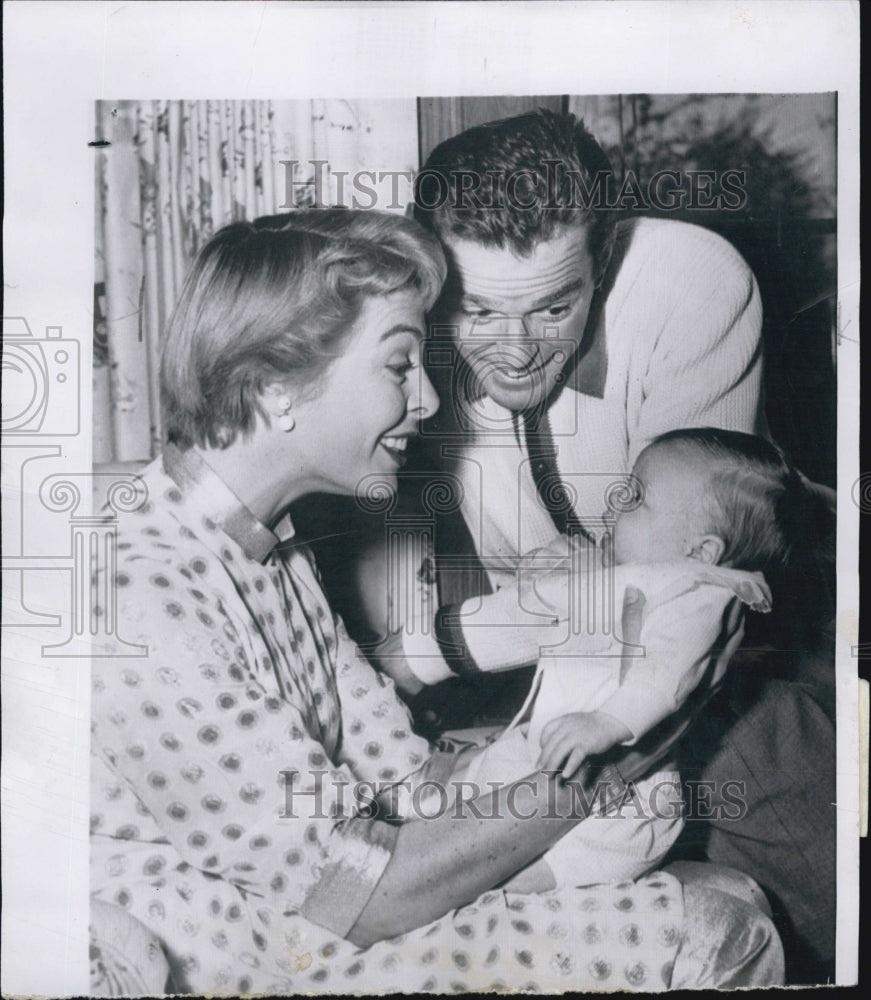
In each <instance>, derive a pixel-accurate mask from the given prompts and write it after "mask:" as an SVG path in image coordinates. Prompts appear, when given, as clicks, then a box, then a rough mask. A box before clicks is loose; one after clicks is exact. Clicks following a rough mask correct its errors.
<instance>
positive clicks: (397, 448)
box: [378, 434, 411, 469]
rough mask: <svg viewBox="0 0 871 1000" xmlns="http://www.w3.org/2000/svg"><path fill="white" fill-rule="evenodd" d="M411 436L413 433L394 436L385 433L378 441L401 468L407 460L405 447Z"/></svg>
mask: <svg viewBox="0 0 871 1000" xmlns="http://www.w3.org/2000/svg"><path fill="white" fill-rule="evenodd" d="M410 436H411V435H403V436H398V435H396V436H394V435H391V434H385V435H384V437H383V438H381V440H380V441H379V442H378V443H379V444H380V445H381V447H382V448H383V449H384V451H386V452H387V454H388V455H389V456H390V457H391V458H392V459H393V461H394V462H396V464H397V465H398V466H399V468H400V469H401V468H402V467H403V466H404V465H405V463H406V461H407V455H406V454H405V449H406V448H407V447H408V439H409V437H410Z"/></svg>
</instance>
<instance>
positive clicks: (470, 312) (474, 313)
mask: <svg viewBox="0 0 871 1000" xmlns="http://www.w3.org/2000/svg"><path fill="white" fill-rule="evenodd" d="M463 315H465V316H468V317H469V318H470V319H475V320H488V319H492V318H493V316H495V313H494V312H493V310H492V309H474V308H467V309H463Z"/></svg>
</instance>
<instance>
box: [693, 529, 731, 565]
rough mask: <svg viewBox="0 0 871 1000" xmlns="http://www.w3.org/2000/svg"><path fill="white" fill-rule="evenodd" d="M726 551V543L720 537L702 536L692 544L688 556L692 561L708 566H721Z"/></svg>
mask: <svg viewBox="0 0 871 1000" xmlns="http://www.w3.org/2000/svg"><path fill="white" fill-rule="evenodd" d="M725 551H726V543H725V542H724V541H723V539H722V538H720V536H719V535H702V536H700V537H699V538H696V539H695V540H694V541H693V542H691V543H690V551H689V552H688V553H687V555H688V556H689V557H690V559H698V560H699V562H703V563H707V565H708V566H719V564H720V560H721V559H722V558H723V553H724V552H725Z"/></svg>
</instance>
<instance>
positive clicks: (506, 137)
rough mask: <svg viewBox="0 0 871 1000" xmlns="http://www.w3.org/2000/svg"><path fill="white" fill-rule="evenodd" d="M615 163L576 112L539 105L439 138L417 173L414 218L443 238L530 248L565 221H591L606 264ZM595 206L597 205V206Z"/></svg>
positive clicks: (597, 255)
mask: <svg viewBox="0 0 871 1000" xmlns="http://www.w3.org/2000/svg"><path fill="white" fill-rule="evenodd" d="M612 177H613V171H612V169H611V164H610V163H609V162H608V157H607V156H606V155H605V153H604V151H603V150H602V148H601V147H600V146H599V144H598V143H597V142H596V140H595V139H594V138H593V136H592V135H591V134H590V133H589V132H588V131H587V129H586V128H585V127H584V124H583V122H581V121H579V120H578V119H577V118H576V117H575V116H574V115H572V114H557V113H556V112H553V111H547V110H544V109H540V110H537V111H533V112H530V113H528V114H523V115H518V116H517V117H515V118H506V119H503V120H502V121H495V122H490V123H488V124H486V125H478V126H476V127H475V128H470V129H467V130H466V131H465V132H461V133H460V134H459V135H457V136H454V137H453V138H451V139H447V140H446V141H445V142H443V143H441V144H440V145H439V146H437V147H436V148H435V149H434V150H433V151H432V153H431V154H430V156H429V158H428V159H427V161H426V163H425V165H424V166H423V168H422V170H421V171H420V173H419V174H418V176H417V178H416V180H415V218H417V220H418V221H419V222H421V223H422V224H423V225H424V226H426V227H427V228H429V229H431V230H433V231H434V232H435V233H436V234H437V235H438V236H439V237H440V238H442V239H445V238H450V237H454V238H459V239H465V240H471V241H473V242H475V243H480V244H482V245H483V246H491V247H499V248H508V249H511V250H513V251H514V252H515V253H517V254H519V255H520V256H526V255H528V254H529V253H531V252H532V250H533V248H534V247H535V246H536V245H538V244H539V243H540V242H542V241H544V240H548V239H550V238H552V237H553V236H554V235H557V234H558V233H559V232H560V231H561V230H562V229H564V228H565V227H566V226H575V225H586V226H588V240H589V246H588V249H589V252H590V255H591V256H592V258H593V263H594V265H595V266H596V267H597V268H598V269H601V268H603V267H604V266H605V265H606V264H607V261H608V257H609V256H610V252H611V246H612V243H613V238H614V227H615V222H616V220H615V215H614V212H613V211H612V210H609V209H608V208H607V207H606V206H607V204H608V192H609V190H610V187H611V184H612ZM597 206H598V207H597Z"/></svg>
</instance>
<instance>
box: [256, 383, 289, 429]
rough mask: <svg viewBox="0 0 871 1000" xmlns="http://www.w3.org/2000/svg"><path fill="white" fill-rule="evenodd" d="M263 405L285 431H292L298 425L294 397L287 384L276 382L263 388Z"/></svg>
mask: <svg viewBox="0 0 871 1000" xmlns="http://www.w3.org/2000/svg"><path fill="white" fill-rule="evenodd" d="M262 398H263V405H264V407H265V408H266V412H267V413H268V414H269V416H270V417H271V418H274V419H275V420H276V422H277V424H278V427H279V428H280V429H281V430H283V431H292V430H293V429H294V427H295V426H296V420H295V419H294V416H293V413H292V412H291V410H292V408H293V397H292V396H291V393H290V390H289V389H288V388H287V386H286V385H282V384H281V383H280V382H274V383H272V384H270V385H268V386H266V388H265V389H264V390H263V397H262Z"/></svg>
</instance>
